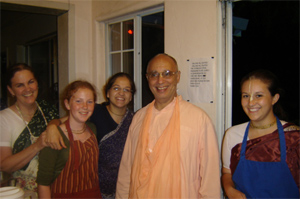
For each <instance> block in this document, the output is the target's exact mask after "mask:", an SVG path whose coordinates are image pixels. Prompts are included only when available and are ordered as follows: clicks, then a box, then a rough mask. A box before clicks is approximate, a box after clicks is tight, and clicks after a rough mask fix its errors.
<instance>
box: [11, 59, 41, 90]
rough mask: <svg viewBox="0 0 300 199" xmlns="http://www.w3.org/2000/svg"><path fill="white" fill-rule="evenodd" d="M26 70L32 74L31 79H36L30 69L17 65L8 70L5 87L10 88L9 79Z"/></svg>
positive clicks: (21, 64)
mask: <svg viewBox="0 0 300 199" xmlns="http://www.w3.org/2000/svg"><path fill="white" fill-rule="evenodd" d="M22 70H28V71H30V72H31V73H32V74H33V77H34V78H35V79H36V77H35V75H34V72H33V69H32V67H30V66H29V65H27V64H25V63H17V64H14V65H12V66H11V67H9V68H8V72H7V75H6V85H7V86H9V87H11V79H12V78H13V77H14V76H15V74H16V72H19V71H22Z"/></svg>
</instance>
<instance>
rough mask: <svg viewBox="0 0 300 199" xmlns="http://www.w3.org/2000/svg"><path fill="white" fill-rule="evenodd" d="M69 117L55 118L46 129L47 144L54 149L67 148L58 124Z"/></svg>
mask: <svg viewBox="0 0 300 199" xmlns="http://www.w3.org/2000/svg"><path fill="white" fill-rule="evenodd" d="M67 119H68V117H67V116H66V117H63V118H60V119H54V120H51V122H49V125H48V126H47V129H46V139H45V142H46V144H47V146H49V147H51V148H52V149H56V150H60V149H62V148H67V147H66V145H65V143H64V141H63V138H62V136H61V135H60V133H59V131H58V129H57V126H59V125H60V124H62V123H64V122H65V121H66V120H67Z"/></svg>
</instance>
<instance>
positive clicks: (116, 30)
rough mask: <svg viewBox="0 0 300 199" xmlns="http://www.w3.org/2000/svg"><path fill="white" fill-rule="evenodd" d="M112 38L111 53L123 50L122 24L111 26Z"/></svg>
mask: <svg viewBox="0 0 300 199" xmlns="http://www.w3.org/2000/svg"><path fill="white" fill-rule="evenodd" d="M110 36H111V46H110V50H111V51H117V50H121V24H120V23H116V24H111V25H110Z"/></svg>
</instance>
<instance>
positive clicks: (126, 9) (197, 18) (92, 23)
mask: <svg viewBox="0 0 300 199" xmlns="http://www.w3.org/2000/svg"><path fill="white" fill-rule="evenodd" d="M10 2H12V1H10ZM16 2H18V3H20V1H16ZM21 2H22V3H23V4H28V5H36V6H44V7H56V8H57V7H59V6H62V5H63V6H62V7H65V8H66V7H68V8H67V9H68V10H69V12H68V26H69V27H68V31H69V32H68V35H69V38H68V42H69V43H68V46H69V49H68V50H69V52H68V63H69V81H72V80H74V79H78V78H83V79H88V80H89V81H90V82H92V83H94V84H95V85H96V86H97V87H98V89H99V91H100V89H101V88H102V86H103V85H104V83H105V79H106V78H107V77H106V76H105V75H106V74H107V73H106V71H105V70H106V67H105V62H106V60H105V32H104V24H103V23H101V22H102V21H104V20H107V19H112V18H115V17H119V16H122V15H125V14H129V13H132V12H137V11H141V10H143V9H146V8H150V7H153V6H157V5H161V4H164V8H165V52H166V53H168V54H170V55H172V56H174V57H175V58H176V59H177V61H178V64H179V68H180V70H181V72H182V75H181V81H180V83H179V86H178V88H179V94H182V95H183V98H185V97H186V96H187V93H186V89H187V87H188V82H189V81H188V67H187V65H186V59H187V58H206V57H212V56H213V57H215V65H214V83H213V87H214V89H213V90H214V91H213V92H214V103H212V104H211V103H201V104H196V105H197V106H199V107H201V108H202V109H204V110H205V111H206V112H207V113H208V115H209V116H210V117H211V118H212V121H213V123H214V124H215V126H216V129H217V135H218V138H219V143H221V138H222V134H223V131H224V129H223V126H224V125H223V124H224V122H223V118H222V115H223V113H222V99H221V98H222V97H221V96H222V92H221V86H220V85H222V81H223V80H222V79H221V81H220V78H219V77H221V76H222V74H221V73H222V71H221V70H220V68H221V66H220V53H219V52H220V50H219V49H218V46H219V43H220V41H219V40H220V37H219V34H218V32H219V31H220V30H219V27H218V26H219V24H220V22H219V15H220V9H219V7H220V6H219V4H220V2H219V1H218V0H190V1H189V0H185V1H182V0H181V1H175V0H166V1H162V0H160V1H137V0H134V1H130V0H119V1H109V0H107V1H105V0H94V1H91V0H85V1H82V0H81V1H80V0H79V1H75V0H70V1H69V2H70V4H69V2H68V1H67V0H52V1H46V0H40V1H25V0H23V1H21ZM98 101H103V97H102V93H99V100H98Z"/></svg>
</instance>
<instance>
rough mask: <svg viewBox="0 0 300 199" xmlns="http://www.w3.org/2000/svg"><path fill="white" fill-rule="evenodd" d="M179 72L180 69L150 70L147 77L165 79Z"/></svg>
mask: <svg viewBox="0 0 300 199" xmlns="http://www.w3.org/2000/svg"><path fill="white" fill-rule="evenodd" d="M177 73H178V71H176V72H173V71H169V70H165V71H164V72H161V73H159V72H156V71H155V72H150V73H147V74H146V76H147V78H150V79H158V77H163V78H165V79H168V78H171V77H172V76H174V75H175V74H177Z"/></svg>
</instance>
